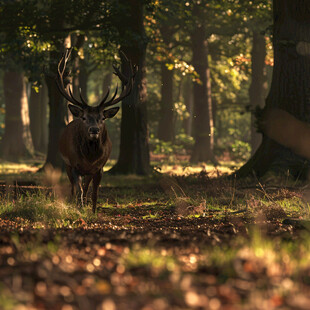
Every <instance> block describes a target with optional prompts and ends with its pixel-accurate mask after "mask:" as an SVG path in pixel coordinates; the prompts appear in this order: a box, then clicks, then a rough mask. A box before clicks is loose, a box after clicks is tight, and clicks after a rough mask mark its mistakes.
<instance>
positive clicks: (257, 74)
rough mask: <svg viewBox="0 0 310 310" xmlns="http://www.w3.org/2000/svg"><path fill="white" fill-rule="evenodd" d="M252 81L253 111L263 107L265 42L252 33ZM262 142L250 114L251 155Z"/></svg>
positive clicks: (252, 115) (257, 34)
mask: <svg viewBox="0 0 310 310" xmlns="http://www.w3.org/2000/svg"><path fill="white" fill-rule="evenodd" d="M251 56H252V57H251V58H252V81H251V85H250V89H249V97H250V106H251V108H252V110H253V111H255V109H256V108H257V107H259V108H263V107H264V105H265V93H266V83H265V82H266V81H265V79H266V78H265V72H264V71H265V57H266V42H265V38H264V36H263V35H261V34H259V33H258V32H253V47H252V53H251ZM261 142H262V135H261V134H260V133H258V132H257V128H256V126H255V115H254V113H251V148H252V154H254V153H255V151H256V150H257V149H258V147H259V145H260V144H261Z"/></svg>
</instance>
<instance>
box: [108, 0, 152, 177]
mask: <svg viewBox="0 0 310 310" xmlns="http://www.w3.org/2000/svg"><path fill="white" fill-rule="evenodd" d="M120 3H121V5H122V6H123V7H124V8H126V16H122V23H121V24H120V29H119V30H120V33H121V35H122V36H123V38H126V34H128V32H129V33H131V35H132V38H131V39H130V40H128V41H127V42H126V44H125V43H124V44H123V45H122V47H121V49H122V50H123V51H124V53H125V54H126V55H127V57H128V58H129V59H130V60H131V61H132V63H133V64H134V65H138V68H139V69H138V72H137V74H136V77H135V82H134V86H133V90H132V92H131V94H130V96H128V97H126V98H125V99H124V100H123V102H122V121H121V142H120V154H119V158H118V161H117V163H116V165H115V166H114V167H113V168H112V169H111V172H112V173H119V174H130V173H133V174H141V175H143V174H148V173H150V171H151V168H150V156H149V146H148V128H147V110H146V77H145V73H146V72H145V70H146V67H145V53H146V38H145V32H144V26H143V2H142V1H140V0H133V1H130V2H128V1H127V0H121V1H120ZM125 69H126V68H125V66H122V71H123V72H124V74H126V72H125Z"/></svg>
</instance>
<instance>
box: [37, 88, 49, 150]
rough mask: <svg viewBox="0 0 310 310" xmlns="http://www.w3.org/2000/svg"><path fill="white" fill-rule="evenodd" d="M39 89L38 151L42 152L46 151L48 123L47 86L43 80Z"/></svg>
mask: <svg viewBox="0 0 310 310" xmlns="http://www.w3.org/2000/svg"><path fill="white" fill-rule="evenodd" d="M40 91H41V117H40V125H41V126H40V130H41V136H40V137H41V139H40V141H39V151H40V152H42V153H46V151H47V139H48V125H47V113H48V111H47V102H48V93H47V86H46V83H45V82H43V85H42V88H41V90H40Z"/></svg>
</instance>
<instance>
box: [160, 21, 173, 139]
mask: <svg viewBox="0 0 310 310" xmlns="http://www.w3.org/2000/svg"><path fill="white" fill-rule="evenodd" d="M160 33H161V36H162V38H163V41H164V44H165V45H166V47H167V48H171V39H172V36H173V33H174V30H173V29H172V27H170V26H169V25H162V27H161V28H160ZM173 73H174V72H173V70H169V69H168V68H167V66H166V61H164V62H163V63H162V64H161V101H160V119H159V123H158V139H159V140H163V141H171V142H172V141H173V140H174V136H175V128H174V127H175V116H174V115H175V113H174V101H173Z"/></svg>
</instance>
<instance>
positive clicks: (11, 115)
mask: <svg viewBox="0 0 310 310" xmlns="http://www.w3.org/2000/svg"><path fill="white" fill-rule="evenodd" d="M3 88H4V102H5V131H4V135H3V139H2V143H1V153H2V154H1V155H2V157H3V158H5V159H8V160H12V161H15V160H18V159H20V158H22V157H26V156H29V155H30V152H29V149H27V145H28V147H29V146H30V144H31V136H30V134H29V135H28V133H29V114H28V103H27V95H26V87H25V83H24V77H23V74H22V73H20V72H16V71H7V72H5V74H4V77H3ZM27 139H28V140H29V139H30V141H26V140H27Z"/></svg>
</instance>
